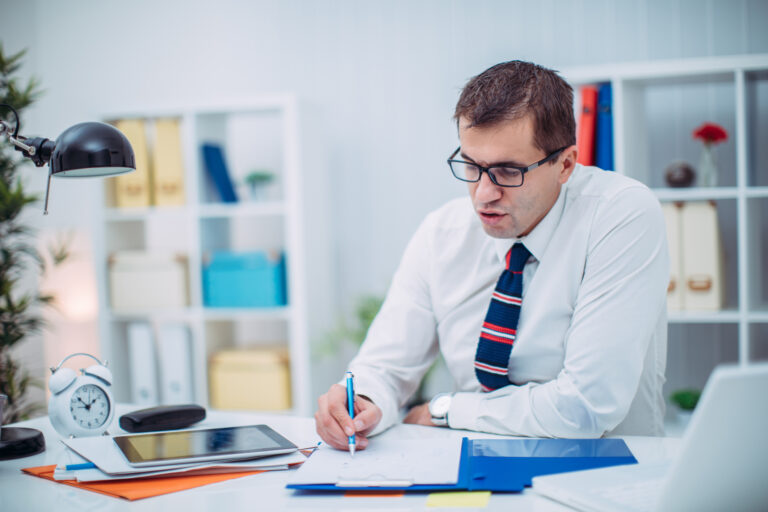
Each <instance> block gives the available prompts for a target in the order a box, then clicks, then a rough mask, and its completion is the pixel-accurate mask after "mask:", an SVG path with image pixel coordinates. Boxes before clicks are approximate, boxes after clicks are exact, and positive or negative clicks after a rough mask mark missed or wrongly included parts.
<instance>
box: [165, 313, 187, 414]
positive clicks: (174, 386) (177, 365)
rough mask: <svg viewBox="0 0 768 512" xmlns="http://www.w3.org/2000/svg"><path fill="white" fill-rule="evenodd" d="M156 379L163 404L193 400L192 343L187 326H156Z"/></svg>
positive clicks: (185, 402)
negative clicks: (157, 354)
mask: <svg viewBox="0 0 768 512" xmlns="http://www.w3.org/2000/svg"><path fill="white" fill-rule="evenodd" d="M158 345H159V348H160V382H161V383H162V386H161V398H162V403H163V404H165V405H176V404H188V403H194V397H193V392H192V344H191V340H190V336H189V329H188V328H187V327H186V326H185V325H182V324H169V325H162V326H160V328H159V329H158Z"/></svg>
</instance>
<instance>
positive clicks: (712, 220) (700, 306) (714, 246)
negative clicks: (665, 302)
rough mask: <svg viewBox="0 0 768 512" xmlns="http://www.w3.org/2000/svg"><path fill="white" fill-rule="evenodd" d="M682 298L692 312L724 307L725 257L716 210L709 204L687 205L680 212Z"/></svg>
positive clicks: (713, 205)
mask: <svg viewBox="0 0 768 512" xmlns="http://www.w3.org/2000/svg"><path fill="white" fill-rule="evenodd" d="M681 225H682V230H681V233H680V235H681V237H680V239H681V245H682V251H683V284H684V286H683V290H682V291H683V298H682V303H683V306H684V308H685V309H686V310H689V311H716V310H719V309H722V307H723V254H722V250H723V248H722V242H721V240H720V227H719V224H718V222H717V207H716V206H715V204H714V203H713V202H710V201H692V202H687V203H685V205H684V206H683V208H682V210H681Z"/></svg>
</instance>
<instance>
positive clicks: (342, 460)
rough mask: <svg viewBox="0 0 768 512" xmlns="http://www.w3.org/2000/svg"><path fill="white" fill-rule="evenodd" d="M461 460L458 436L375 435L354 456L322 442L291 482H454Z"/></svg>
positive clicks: (365, 484) (346, 484) (355, 484)
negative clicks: (392, 437) (412, 437)
mask: <svg viewBox="0 0 768 512" xmlns="http://www.w3.org/2000/svg"><path fill="white" fill-rule="evenodd" d="M460 459H461V439H436V440H387V439H386V438H383V437H382V438H374V439H372V440H371V442H370V443H369V444H368V447H367V448H366V449H365V450H360V451H357V452H355V455H354V456H351V455H350V454H349V452H347V451H342V450H336V449H334V448H331V447H329V446H328V445H325V444H323V445H321V446H320V447H319V448H318V449H317V450H315V452H314V453H313V454H312V455H311V456H310V457H309V459H308V460H307V462H305V463H304V464H303V465H302V466H301V467H300V468H299V469H298V471H296V473H295V474H294V475H293V478H291V481H290V483H291V484H296V485H312V484H332V485H333V484H336V485H339V486H344V487H387V486H389V487H406V486H410V485H419V484H455V483H456V482H457V481H458V476H459V462H460Z"/></svg>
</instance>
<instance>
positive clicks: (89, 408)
mask: <svg viewBox="0 0 768 512" xmlns="http://www.w3.org/2000/svg"><path fill="white" fill-rule="evenodd" d="M69 412H70V414H72V419H74V420H75V423H77V424H78V425H80V426H81V427H82V428H86V429H96V428H99V427H101V426H102V425H103V424H104V422H105V421H107V418H109V416H110V415H109V398H107V394H106V393H105V392H104V390H103V389H101V388H100V387H99V386H96V385H94V384H85V385H84V386H80V387H79V388H77V389H76V390H75V392H74V393H73V394H72V398H71V399H70V401H69Z"/></svg>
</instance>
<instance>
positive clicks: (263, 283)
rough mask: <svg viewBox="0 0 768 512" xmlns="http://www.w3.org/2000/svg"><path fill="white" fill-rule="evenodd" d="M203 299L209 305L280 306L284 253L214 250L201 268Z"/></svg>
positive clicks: (283, 290)
mask: <svg viewBox="0 0 768 512" xmlns="http://www.w3.org/2000/svg"><path fill="white" fill-rule="evenodd" d="M203 301H204V303H205V305H206V306H209V307H229V308H253V307H278V306H284V305H285V304H286V303H287V299H286V282H285V257H284V255H283V254H282V253H280V252H277V251H270V252H267V251H257V252H244V253H234V252H217V253H215V254H214V255H213V257H212V258H211V261H210V262H209V263H208V264H207V265H206V266H205V268H204V269H203Z"/></svg>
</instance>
